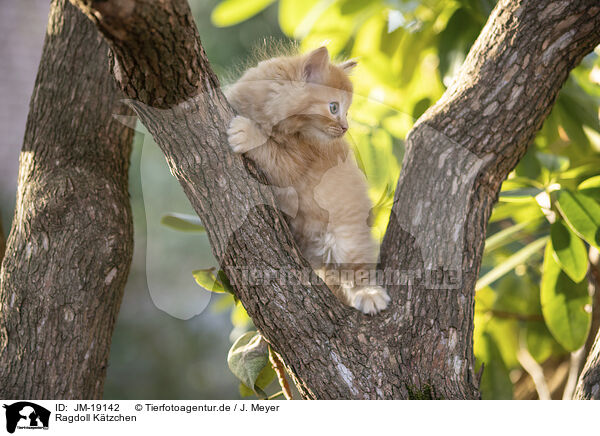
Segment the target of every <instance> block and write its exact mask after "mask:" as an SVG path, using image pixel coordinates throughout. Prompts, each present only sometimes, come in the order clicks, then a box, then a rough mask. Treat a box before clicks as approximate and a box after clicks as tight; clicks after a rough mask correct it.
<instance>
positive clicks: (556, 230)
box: [550, 220, 588, 283]
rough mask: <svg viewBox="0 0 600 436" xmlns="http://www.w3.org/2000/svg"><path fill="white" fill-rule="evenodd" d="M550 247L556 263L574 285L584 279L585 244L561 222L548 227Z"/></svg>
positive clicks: (558, 221)
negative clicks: (550, 240)
mask: <svg viewBox="0 0 600 436" xmlns="http://www.w3.org/2000/svg"><path fill="white" fill-rule="evenodd" d="M550 235H551V238H552V247H554V254H555V255H556V261H557V262H558V264H559V265H560V267H561V268H562V270H563V271H564V272H565V273H567V275H568V276H569V277H570V278H571V280H573V281H574V282H575V283H579V282H580V281H582V280H583V279H584V278H585V274H586V272H587V269H588V256H587V250H586V248H585V244H584V243H583V241H582V240H581V239H579V236H577V235H576V234H575V233H573V231H572V230H571V229H569V227H568V226H567V225H566V224H565V223H564V221H563V220H557V221H555V222H554V223H553V224H552V226H551V227H550Z"/></svg>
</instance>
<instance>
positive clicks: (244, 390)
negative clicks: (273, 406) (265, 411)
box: [239, 382, 256, 398]
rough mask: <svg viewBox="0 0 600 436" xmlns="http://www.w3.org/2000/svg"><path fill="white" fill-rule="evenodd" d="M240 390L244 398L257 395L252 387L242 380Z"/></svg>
mask: <svg viewBox="0 0 600 436" xmlns="http://www.w3.org/2000/svg"><path fill="white" fill-rule="evenodd" d="M239 390H240V395H241V397H242V398H247V397H251V396H253V395H256V394H255V393H254V391H253V390H252V389H250V388H249V387H248V386H246V385H245V384H244V383H242V382H240V386H239Z"/></svg>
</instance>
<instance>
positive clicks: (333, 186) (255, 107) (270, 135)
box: [226, 47, 390, 315]
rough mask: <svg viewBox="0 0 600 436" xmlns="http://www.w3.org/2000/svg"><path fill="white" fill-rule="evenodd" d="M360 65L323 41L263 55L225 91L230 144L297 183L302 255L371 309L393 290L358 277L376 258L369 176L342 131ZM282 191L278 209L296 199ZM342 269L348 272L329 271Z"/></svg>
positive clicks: (341, 291)
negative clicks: (353, 74) (352, 75)
mask: <svg viewBox="0 0 600 436" xmlns="http://www.w3.org/2000/svg"><path fill="white" fill-rule="evenodd" d="M355 65H356V62H354V61H352V60H350V61H346V62H344V63H342V64H339V65H334V64H333V63H332V62H330V60H329V53H328V52H327V49H326V48H325V47H321V48H319V49H317V50H315V51H313V52H311V53H308V54H306V55H297V56H283V57H277V58H273V59H269V60H266V61H263V62H260V63H259V64H258V65H257V66H256V67H254V68H251V69H249V70H248V71H246V72H245V73H244V75H243V76H242V77H241V78H240V79H239V80H238V81H237V82H236V83H235V84H233V85H232V86H231V87H230V88H229V89H228V90H227V91H226V95H227V98H228V99H229V102H230V103H231V105H232V106H233V107H234V108H235V110H236V111H237V112H238V113H239V115H238V116H236V117H235V118H233V120H232V121H231V124H230V126H229V130H228V135H229V144H230V145H231V148H232V149H233V150H234V151H235V152H236V153H244V154H245V155H246V156H248V157H249V158H250V159H252V160H253V161H254V162H256V164H258V166H259V167H260V168H261V169H262V170H263V172H264V173H265V175H266V176H267V178H268V181H269V182H270V183H271V184H273V185H275V186H278V187H282V188H287V187H292V188H293V190H295V191H296V193H297V196H298V197H297V201H298V212H297V214H296V216H295V217H292V218H291V221H290V227H291V230H292V233H293V235H294V237H295V239H296V242H297V243H298V245H299V247H300V249H301V250H302V253H303V255H304V256H305V257H306V258H307V259H308V261H309V262H310V263H311V266H312V267H313V268H314V269H315V271H317V272H319V273H320V275H321V276H322V277H323V278H324V279H325V281H326V283H327V284H328V285H329V287H330V288H331V289H332V291H333V292H334V293H335V294H336V295H337V296H338V298H340V299H341V300H342V301H343V302H344V303H346V304H349V305H351V306H353V307H355V308H356V309H358V310H360V311H362V312H363V313H366V314H370V315H372V314H375V313H377V312H379V311H381V310H383V309H385V308H386V307H387V305H388V303H389V301H390V297H389V296H388V294H387V292H386V291H385V289H383V288H382V287H380V286H376V285H372V284H369V283H365V284H362V283H357V281H358V280H355V277H354V275H355V273H356V272H357V271H360V270H361V269H362V270H365V271H367V269H365V268H368V267H369V266H371V267H372V266H373V265H374V264H375V263H376V261H377V251H378V248H377V244H376V243H375V241H374V239H373V237H372V235H371V229H370V227H369V226H368V224H367V220H368V217H369V211H370V209H371V207H372V204H371V202H370V199H369V197H368V195H367V183H366V179H365V177H364V175H363V173H362V172H361V171H360V170H359V169H358V167H357V166H356V163H355V161H354V158H353V155H352V153H351V151H350V149H349V146H348V144H347V142H346V141H345V140H344V138H343V136H344V133H346V130H348V121H347V119H346V115H347V113H348V108H349V107H350V104H351V102H352V84H351V83H350V80H349V79H348V76H347V74H348V73H349V72H350V70H351V69H352V68H353V67H354V66H355ZM285 192H289V190H287V191H286V190H276V197H277V198H276V199H277V201H278V204H279V206H280V209H281V210H286V209H291V208H293V206H291V207H288V206H290V205H289V204H288V203H290V202H292V201H296V199H295V198H294V199H291V198H290V197H289V196H288V195H289V194H285ZM342 269H346V270H348V269H349V272H350V273H351V274H346V275H345V277H342V278H341V280H336V278H337V277H338V275H336V274H329V273H330V272H332V271H333V272H340V271H341V270H342ZM346 272H348V271H346ZM348 276H350V277H348ZM356 276H357V277H358V274H356ZM332 277H333V279H332Z"/></svg>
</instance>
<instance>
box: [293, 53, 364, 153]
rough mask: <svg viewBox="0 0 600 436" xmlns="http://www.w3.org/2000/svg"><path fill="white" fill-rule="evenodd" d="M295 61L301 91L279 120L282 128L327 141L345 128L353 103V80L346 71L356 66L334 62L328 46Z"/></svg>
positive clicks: (344, 131) (346, 127)
mask: <svg viewBox="0 0 600 436" xmlns="http://www.w3.org/2000/svg"><path fill="white" fill-rule="evenodd" d="M300 60H301V62H299V63H298V69H299V71H298V73H299V80H300V81H301V82H302V88H303V92H302V95H301V98H299V99H298V100H299V101H298V102H296V103H299V104H293V106H295V108H296V109H297V110H296V113H294V112H292V113H290V114H289V116H288V118H287V119H286V120H284V121H282V124H283V125H282V126H281V127H282V128H283V129H287V130H292V132H290V133H299V134H300V135H301V136H303V137H305V138H306V139H308V140H311V141H313V142H317V143H321V142H329V141H331V140H332V139H333V138H339V137H341V136H343V135H344V133H346V131H347V130H348V119H347V115H348V109H349V108H350V104H351V103H352V83H351V82H350V80H349V79H348V73H349V72H350V71H351V70H352V69H353V68H354V67H355V66H356V61H354V60H349V61H346V62H344V63H342V64H339V65H335V64H333V63H332V62H331V61H330V59H329V52H328V51H327V48H325V47H321V48H318V49H316V50H314V51H312V52H310V53H308V54H307V55H305V56H303V57H301V59H300Z"/></svg>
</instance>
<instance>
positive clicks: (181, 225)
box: [160, 213, 206, 233]
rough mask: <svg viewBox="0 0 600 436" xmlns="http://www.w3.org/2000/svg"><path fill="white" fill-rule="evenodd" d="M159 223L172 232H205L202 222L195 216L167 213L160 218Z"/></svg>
mask: <svg viewBox="0 0 600 436" xmlns="http://www.w3.org/2000/svg"><path fill="white" fill-rule="evenodd" d="M160 223H161V224H162V225H163V226H166V227H169V228H171V229H173V230H178V231H180V232H198V233H204V232H206V229H205V228H204V226H203V225H202V221H200V218H198V217H197V216H195V215H187V214H183V213H169V214H166V215H163V216H162V218H161V219H160Z"/></svg>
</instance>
